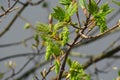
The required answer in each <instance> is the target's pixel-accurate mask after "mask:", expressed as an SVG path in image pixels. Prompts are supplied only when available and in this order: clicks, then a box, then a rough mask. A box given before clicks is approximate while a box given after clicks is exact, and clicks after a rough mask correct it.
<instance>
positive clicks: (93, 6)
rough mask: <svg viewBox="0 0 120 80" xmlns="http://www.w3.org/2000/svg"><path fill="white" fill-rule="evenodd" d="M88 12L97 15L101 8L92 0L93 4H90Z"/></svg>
mask: <svg viewBox="0 0 120 80" xmlns="http://www.w3.org/2000/svg"><path fill="white" fill-rule="evenodd" d="M88 11H89V12H90V13H91V14H96V13H97V12H98V11H99V7H98V5H97V3H96V2H95V1H94V0H91V2H90V3H89V4H88Z"/></svg>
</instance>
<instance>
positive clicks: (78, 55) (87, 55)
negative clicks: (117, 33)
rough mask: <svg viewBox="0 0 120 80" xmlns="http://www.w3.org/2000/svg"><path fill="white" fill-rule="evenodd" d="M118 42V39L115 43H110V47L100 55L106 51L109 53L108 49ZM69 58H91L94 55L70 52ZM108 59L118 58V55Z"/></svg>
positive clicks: (119, 38)
mask: <svg viewBox="0 0 120 80" xmlns="http://www.w3.org/2000/svg"><path fill="white" fill-rule="evenodd" d="M119 40H120V37H118V38H117V39H116V40H115V41H113V42H112V43H110V45H109V46H108V47H107V48H106V49H105V50H104V51H103V52H102V53H106V52H107V51H109V50H110V49H112V48H113V47H114V45H115V44H116V43H117V42H118V41H119ZM70 56H74V57H80V58H92V57H93V56H94V55H89V54H81V53H76V52H71V53H70ZM110 58H119V55H118V56H111V57H110Z"/></svg>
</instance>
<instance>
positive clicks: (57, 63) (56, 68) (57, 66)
mask: <svg viewBox="0 0 120 80" xmlns="http://www.w3.org/2000/svg"><path fill="white" fill-rule="evenodd" d="M59 70H60V62H59V61H58V60H56V61H55V72H56V73H59Z"/></svg>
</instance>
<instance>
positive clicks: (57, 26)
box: [54, 22, 68, 30]
mask: <svg viewBox="0 0 120 80" xmlns="http://www.w3.org/2000/svg"><path fill="white" fill-rule="evenodd" d="M67 25H68V23H67V22H58V23H56V24H55V26H54V30H59V29H60V28H63V27H64V26H67Z"/></svg>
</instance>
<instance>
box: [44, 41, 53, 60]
mask: <svg viewBox="0 0 120 80" xmlns="http://www.w3.org/2000/svg"><path fill="white" fill-rule="evenodd" d="M46 44H47V47H46V53H45V60H49V59H50V56H52V54H53V52H52V46H53V44H52V42H51V40H49V41H48V42H47V43H46Z"/></svg>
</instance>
